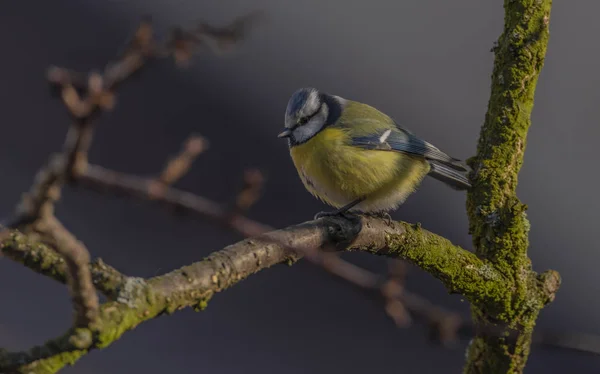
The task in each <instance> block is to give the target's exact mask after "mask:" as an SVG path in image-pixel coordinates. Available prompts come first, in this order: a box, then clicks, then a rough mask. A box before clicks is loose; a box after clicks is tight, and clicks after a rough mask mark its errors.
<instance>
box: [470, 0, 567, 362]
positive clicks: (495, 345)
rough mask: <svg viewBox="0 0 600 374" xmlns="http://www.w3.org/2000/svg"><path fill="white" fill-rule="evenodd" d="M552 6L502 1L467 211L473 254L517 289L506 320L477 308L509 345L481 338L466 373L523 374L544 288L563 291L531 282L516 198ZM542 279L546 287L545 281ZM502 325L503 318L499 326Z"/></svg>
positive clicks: (541, 1)
mask: <svg viewBox="0 0 600 374" xmlns="http://www.w3.org/2000/svg"><path fill="white" fill-rule="evenodd" d="M551 5H552V1H551V0H505V1H504V9H505V17H504V19H505V25H504V31H503V33H502V35H501V36H500V38H499V39H498V43H497V45H496V46H495V48H494V52H495V61H494V71H493V74H492V92H491V97H490V100H489V105H488V111H487V114H486V118H485V123H484V125H483V127H482V129H481V134H480V138H479V144H478V148H477V155H476V156H475V157H473V158H472V159H470V160H469V164H470V166H471V167H472V168H473V171H474V173H473V175H472V182H473V189H472V190H471V191H470V192H469V195H468V200H467V210H468V213H469V219H470V231H471V233H472V235H473V243H474V246H475V250H476V253H477V254H478V255H479V256H480V257H481V258H485V259H487V260H489V261H490V262H491V263H492V264H493V266H494V268H495V269H497V270H498V271H499V272H500V273H501V274H503V276H505V277H507V279H508V280H509V285H510V287H512V288H513V296H512V300H511V302H510V304H507V305H506V307H505V309H504V311H503V313H500V314H498V315H497V316H490V315H489V313H487V310H485V309H483V308H481V306H478V305H473V315H474V319H475V322H476V324H478V325H479V326H480V327H481V331H485V330H486V328H485V327H487V326H490V325H496V324H500V325H501V326H504V329H505V332H506V335H507V336H508V335H511V336H512V337H513V338H511V339H506V338H505V337H499V336H497V335H496V336H486V335H485V334H478V335H477V336H476V337H475V339H474V341H473V343H472V344H471V345H470V349H469V356H468V363H467V366H466V369H465V372H467V373H486V374H488V373H490V374H493V373H520V372H521V371H522V370H523V368H524V366H525V362H526V360H527V356H528V353H529V346H530V344H531V333H532V331H533V326H534V324H535V320H536V318H537V315H538V313H539V310H540V309H541V308H542V307H543V305H544V304H545V302H547V300H542V299H540V298H539V287H540V284H543V283H545V282H546V281H549V280H550V279H552V280H551V281H550V283H553V284H555V288H558V283H559V278H558V274H557V273H555V272H551V273H547V274H546V275H543V276H540V277H539V278H538V281H532V279H534V277H532V276H531V274H533V271H532V270H531V262H530V260H529V258H528V257H527V249H528V246H529V243H528V231H529V222H528V221H527V217H526V214H525V211H526V209H527V207H526V205H524V204H522V203H521V202H520V201H519V199H518V198H517V196H516V187H517V179H518V173H519V170H520V168H521V165H522V163H523V155H524V151H525V145H526V141H527V131H528V129H529V126H530V124H531V119H530V116H531V111H532V109H533V102H534V92H535V86H536V83H537V80H538V77H539V74H540V71H541V69H542V66H543V64H544V57H545V54H546V47H547V44H548V36H549V30H548V26H549V20H550V8H551ZM542 278H543V279H542ZM498 317H499V318H498Z"/></svg>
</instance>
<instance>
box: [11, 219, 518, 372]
mask: <svg viewBox="0 0 600 374" xmlns="http://www.w3.org/2000/svg"><path fill="white" fill-rule="evenodd" d="M291 248H294V249H295V250H294V251H292V250H291ZM314 248H331V249H333V248H335V249H337V250H354V251H367V252H370V253H373V254H377V255H383V256H390V257H401V258H405V259H407V260H409V261H410V262H412V263H414V264H416V265H417V266H419V267H421V268H422V269H424V270H426V271H428V272H430V273H431V274H433V275H434V276H435V277H437V278H438V279H440V280H441V281H442V282H443V283H444V284H445V285H446V287H447V288H448V289H449V290H450V291H451V292H458V293H461V294H463V295H465V297H467V298H468V299H469V300H470V301H471V302H473V303H476V304H477V305H493V306H494V308H495V309H498V310H500V309H502V305H504V303H505V302H506V301H507V300H509V297H510V290H507V289H506V287H504V285H505V283H506V280H505V279H504V276H503V275H501V274H500V273H499V272H497V271H495V270H494V268H493V267H492V266H490V265H489V264H488V263H487V262H486V261H484V260H480V259H479V258H478V257H477V256H475V255H474V254H472V253H471V252H468V251H466V250H464V249H462V248H460V247H457V246H454V245H453V244H451V243H450V242H449V241H448V240H447V239H444V238H442V237H439V236H437V235H435V234H433V233H430V232H428V231H426V230H424V229H422V228H421V227H420V226H418V225H417V226H414V225H410V224H407V223H402V222H400V223H391V224H387V223H386V222H385V221H383V220H379V219H374V218H362V219H361V220H356V221H350V220H346V219H341V218H326V219H321V220H317V221H311V222H306V223H303V224H300V225H296V226H292V227H289V228H286V229H283V230H278V231H273V232H270V233H267V234H264V235H262V236H259V237H256V238H252V239H247V240H244V241H241V242H239V243H236V244H233V245H230V246H228V247H226V248H224V249H223V250H221V251H217V252H214V253H213V254H211V255H210V256H209V257H207V258H206V259H204V260H203V261H200V262H197V263H195V264H192V265H189V266H185V267H183V268H181V269H178V270H175V271H173V272H170V273H168V274H165V275H162V276H158V277H155V278H151V279H148V280H144V279H141V278H132V277H124V276H122V275H120V274H119V275H116V274H118V273H116V271H114V269H113V270H110V269H111V268H108V267H106V266H105V265H99V264H97V263H96V264H94V265H92V273H93V274H100V275H102V276H103V277H104V278H103V279H105V280H106V281H105V282H100V283H97V284H101V285H103V287H104V289H105V290H107V291H108V292H109V293H110V294H111V295H113V296H114V301H112V302H109V303H106V304H104V305H102V307H101V308H100V317H99V321H98V323H96V324H94V325H93V326H90V327H89V328H84V329H82V328H79V329H71V330H69V331H68V332H67V333H66V334H65V335H64V336H62V337H60V338H58V339H55V340H53V341H50V342H48V343H46V344H45V345H44V346H42V347H36V348H33V349H32V350H30V351H29V352H26V353H9V352H6V351H4V352H2V351H0V371H1V372H5V371H6V372H15V373H38V374H39V373H54V372H56V371H57V370H58V369H60V368H61V367H63V366H64V365H67V364H72V363H73V362H74V361H75V360H77V359H78V358H79V357H81V356H82V355H84V354H85V353H86V352H87V351H89V350H91V349H97V348H104V347H106V346H108V345H110V344H111V343H112V342H114V341H115V340H117V339H118V338H119V337H120V336H121V335H122V334H123V333H124V332H126V331H128V330H130V329H132V328H134V327H135V326H137V325H139V324H140V323H142V322H144V321H146V320H148V319H151V318H154V317H157V316H159V315H161V314H163V313H172V312H174V311H176V310H179V309H182V308H184V307H188V306H192V307H195V308H197V309H203V308H204V307H205V306H206V304H207V302H208V300H209V299H210V297H211V296H212V295H213V294H214V293H215V292H219V291H221V290H223V289H225V288H227V287H230V286H232V285H234V284H236V283H237V282H239V281H240V280H242V279H244V278H246V277H248V276H249V275H251V274H253V273H256V272H258V271H260V270H262V269H265V268H268V267H270V266H272V265H275V264H278V263H293V262H294V261H296V260H297V259H298V258H300V257H301V256H302V254H303V253H307V251H310V250H313V249H314ZM1 250H2V253H3V254H6V255H8V256H10V257H12V258H16V259H19V260H20V261H22V262H23V263H24V264H25V265H27V266H29V267H30V268H32V269H34V270H35V271H38V272H42V273H45V274H48V275H51V276H52V277H53V278H54V279H57V280H59V281H64V280H65V270H64V263H63V262H62V261H60V259H59V258H58V257H57V255H56V254H55V253H54V252H53V251H52V250H51V249H50V248H48V247H46V246H45V245H43V244H39V243H35V242H33V241H31V240H30V239H28V238H27V237H25V236H24V235H22V234H19V233H13V234H12V235H10V236H9V237H7V238H5V239H4V240H3V242H2V244H1ZM107 269H109V270H110V271H107ZM107 274H108V275H107ZM111 274H112V275H113V276H115V277H113V276H111Z"/></svg>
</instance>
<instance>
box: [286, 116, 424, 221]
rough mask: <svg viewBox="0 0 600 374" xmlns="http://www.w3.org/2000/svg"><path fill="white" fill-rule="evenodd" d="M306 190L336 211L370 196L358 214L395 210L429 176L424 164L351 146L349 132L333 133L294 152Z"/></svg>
mask: <svg viewBox="0 0 600 374" xmlns="http://www.w3.org/2000/svg"><path fill="white" fill-rule="evenodd" d="M290 153H291V156H292V159H293V161H294V165H295V166H296V169H297V170H298V174H299V175H300V178H301V179H302V182H303V183H304V186H305V187H306V189H307V190H308V191H309V192H311V193H312V194H313V195H315V196H316V197H318V198H319V199H321V200H323V201H324V202H325V203H327V204H329V205H332V206H334V207H341V206H343V205H346V204H347V203H349V202H351V201H353V200H356V199H358V198H361V197H365V196H366V198H367V199H366V200H365V201H364V202H363V203H361V204H359V205H358V206H357V207H356V209H357V210H360V211H374V210H377V211H379V210H389V209H392V208H395V207H396V206H397V205H399V204H400V203H402V202H403V201H404V199H405V198H406V196H408V194H410V193H411V192H413V191H414V189H415V187H416V185H417V184H418V183H419V182H420V181H421V179H422V178H423V176H424V175H425V174H426V173H427V172H428V171H429V165H428V164H427V162H425V160H423V159H417V158H414V157H410V156H408V155H405V154H402V153H398V152H389V151H375V150H365V149H361V148H358V147H354V146H351V145H350V136H349V135H348V133H347V130H345V129H340V128H335V127H329V128H326V129H325V130H323V131H321V132H320V133H319V134H317V135H316V136H315V137H313V138H312V139H310V140H309V141H307V142H306V143H304V144H301V145H297V146H295V147H292V148H291V150H290Z"/></svg>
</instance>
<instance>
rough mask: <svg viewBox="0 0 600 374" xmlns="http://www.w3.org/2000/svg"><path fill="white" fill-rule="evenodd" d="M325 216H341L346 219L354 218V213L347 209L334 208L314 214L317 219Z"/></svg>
mask: <svg viewBox="0 0 600 374" xmlns="http://www.w3.org/2000/svg"><path fill="white" fill-rule="evenodd" d="M325 217H342V218H346V219H352V218H356V214H353V213H351V212H349V211H339V210H334V211H331V212H319V213H317V214H315V217H314V219H315V220H317V219H319V218H325Z"/></svg>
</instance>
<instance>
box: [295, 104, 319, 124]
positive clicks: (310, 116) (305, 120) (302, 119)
mask: <svg viewBox="0 0 600 374" xmlns="http://www.w3.org/2000/svg"><path fill="white" fill-rule="evenodd" d="M322 106H323V102H320V103H319V107H318V108H317V110H316V111H315V112H314V113H312V114H310V115H308V116H306V117H302V118H300V119H299V120H298V124H299V125H300V126H302V125H305V124H307V123H308V121H310V120H311V119H312V118H313V117H314V116H316V115H317V114H319V112H320V111H321V107H322Z"/></svg>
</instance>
